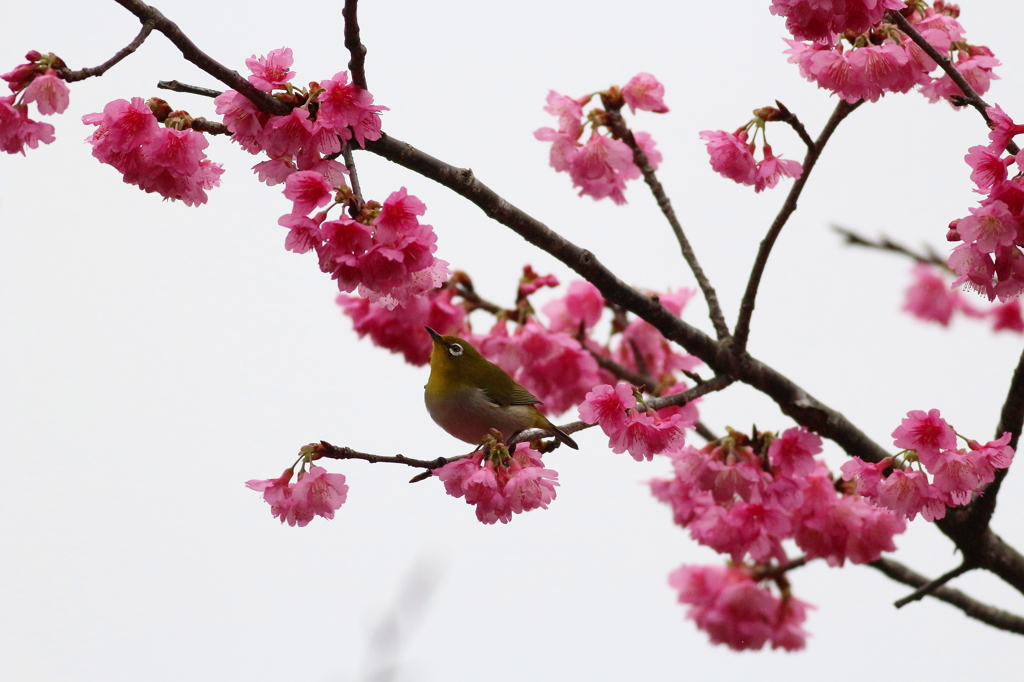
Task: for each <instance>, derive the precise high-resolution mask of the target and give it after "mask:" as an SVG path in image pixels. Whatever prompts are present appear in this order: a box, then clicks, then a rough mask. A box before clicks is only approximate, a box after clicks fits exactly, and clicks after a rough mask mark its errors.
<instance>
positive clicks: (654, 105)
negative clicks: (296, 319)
mask: <svg viewBox="0 0 1024 682" xmlns="http://www.w3.org/2000/svg"><path fill="white" fill-rule="evenodd" d="M622 97H623V99H625V100H626V104H628V105H629V110H630V111H631V112H633V113H634V114H635V113H636V110H637V109H641V110H643V111H653V112H654V113H656V114H664V113H666V112H667V111H668V107H667V106H665V100H664V97H665V86H664V85H662V84H661V83H659V82H658V79H657V78H655V77H654V76H652V75H651V74H649V73H643V72H641V73H638V74H637V75H635V76H633V77H632V78H630V79H629V81H628V82H627V83H626V84H625V85H624V86H622Z"/></svg>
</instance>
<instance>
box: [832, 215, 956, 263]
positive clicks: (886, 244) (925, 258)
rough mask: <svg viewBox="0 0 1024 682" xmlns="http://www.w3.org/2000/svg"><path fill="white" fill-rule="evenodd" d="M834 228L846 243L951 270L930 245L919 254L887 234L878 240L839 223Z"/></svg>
mask: <svg viewBox="0 0 1024 682" xmlns="http://www.w3.org/2000/svg"><path fill="white" fill-rule="evenodd" d="M832 229H833V230H835V231H836V232H838V233H839V234H841V235H842V236H843V237H844V238H845V239H846V243H847V244H849V245H851V246H863V247H866V248H869V249H879V250H880V251H891V252H893V253H898V254H900V255H903V256H907V257H908V258H912V259H913V260H915V261H917V262H918V263H923V264H925V265H935V266H938V267H940V268H942V269H943V270H946V271H949V265H948V264H947V263H946V259H945V258H943V257H942V256H940V255H939V254H938V253H936V252H935V250H934V249H933V248H932V247H931V246H930V245H927V244H926V245H925V247H924V248H925V253H924V254H923V255H922V254H919V253H914V251H912V250H911V249H909V248H907V247H906V246H903V245H902V244H899V243H897V242H894V241H892V240H891V239H889V238H888V237H886V236H885V235H882V236H881V237H880V238H879V239H878V240H877V241H874V240H871V239H869V238H868V237H862V236H860V235H859V234H857V233H856V232H854V231H852V230H848V229H846V228H845V227H840V226H839V225H833V226H832Z"/></svg>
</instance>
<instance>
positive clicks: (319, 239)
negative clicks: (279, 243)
mask: <svg viewBox="0 0 1024 682" xmlns="http://www.w3.org/2000/svg"><path fill="white" fill-rule="evenodd" d="M277 224H278V225H281V226H282V227H287V228H288V236H287V237H285V240H284V248H285V249H287V250H288V251H291V252H293V253H306V252H308V251H311V250H313V249H315V248H317V247H318V246H320V245H321V244H323V242H324V235H323V232H321V230H320V224H319V223H317V221H315V220H313V219H312V218H309V217H307V216H304V215H298V214H295V213H287V214H285V215H283V216H281V217H280V218H278V219H277Z"/></svg>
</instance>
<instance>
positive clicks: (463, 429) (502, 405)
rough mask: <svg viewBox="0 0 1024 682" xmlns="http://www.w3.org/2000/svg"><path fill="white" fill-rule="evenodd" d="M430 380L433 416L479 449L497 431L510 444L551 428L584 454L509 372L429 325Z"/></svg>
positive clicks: (425, 395)
mask: <svg viewBox="0 0 1024 682" xmlns="http://www.w3.org/2000/svg"><path fill="white" fill-rule="evenodd" d="M426 330H427V331H428V332H429V333H430V337H431V338H432V339H433V340H434V347H433V348H432V349H431V351H430V378H429V379H427V385H426V386H424V387H423V388H424V391H423V398H424V401H425V402H426V403H427V412H429V413H430V417H431V419H433V420H434V421H435V422H437V424H438V426H440V427H441V428H442V429H444V430H445V431H447V432H448V433H450V434H451V435H453V436H455V437H456V438H458V439H459V440H463V441H466V442H467V443H472V444H473V445H479V444H480V443H481V441H483V439H484V436H486V435H487V434H488V433H490V431H491V429H497V430H498V431H499V432H501V435H502V436H503V437H504V439H505V440H506V441H507V440H509V439H511V438H512V437H514V436H515V435H516V434H518V433H519V432H520V431H524V430H526V429H545V430H546V431H549V432H551V434H552V435H553V436H554V437H555V438H557V439H558V440H560V441H561V442H563V443H565V444H566V445H568V446H569V447H570V448H572V449H573V450H579V446H578V445H576V441H574V440H573V439H572V438H570V437H569V436H568V435H567V434H565V433H563V432H562V431H560V430H559V429H558V427H556V426H555V425H554V424H552V423H551V422H550V421H548V418H547V417H545V416H544V415H543V414H541V413H540V411H539V410H538V409H537V408H536V407H534V406H535V405H539V404H540V400H538V399H537V398H536V396H534V395H533V394H532V393H530V392H529V391H527V390H526V389H525V388H523V387H522V386H520V385H519V384H518V383H516V381H515V379H513V378H512V377H510V376H509V375H508V374H507V373H506V372H505V370H503V369H502V368H501V367H498V366H497V365H495V364H494V363H493V362H490V361H489V360H487V359H486V358H485V357H484V356H482V355H480V353H479V352H478V351H477V349H476V348H473V346H471V345H469V343H467V342H466V341H464V340H463V339H460V338H459V337H457V336H441V335H440V334H438V333H437V332H436V331H434V330H433V329H431V328H430V327H427V328H426Z"/></svg>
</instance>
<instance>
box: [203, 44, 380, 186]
mask: <svg viewBox="0 0 1024 682" xmlns="http://www.w3.org/2000/svg"><path fill="white" fill-rule="evenodd" d="M245 64H246V66H248V67H249V69H250V70H251V71H252V75H251V76H249V82H250V83H252V84H253V85H254V86H255V87H257V88H258V89H260V90H262V91H263V92H266V93H269V94H271V95H273V96H274V97H276V98H278V99H279V100H281V101H283V102H287V103H288V104H290V105H293V107H294V108H293V109H292V110H291V111H290V112H289V113H288V114H287V115H285V116H270V115H268V114H265V113H263V112H262V111H260V110H259V109H258V108H257V107H256V105H254V104H253V103H252V102H251V101H249V100H248V99H247V98H246V97H245V96H244V95H242V94H240V93H238V92H236V91H234V90H228V91H226V92H224V93H223V94H221V95H220V96H219V97H217V98H216V99H215V100H214V102H215V103H216V106H217V113H218V114H221V115H223V116H224V124H225V125H226V126H227V127H228V130H230V131H231V133H232V137H231V139H232V140H234V141H235V142H237V143H238V144H239V145H241V147H242V148H243V149H245V150H246V151H247V152H249V153H250V154H259V153H260V152H263V153H265V154H266V155H267V156H268V157H269V160H267V161H263V162H261V163H258V164H256V165H255V166H254V167H253V170H255V171H256V172H257V174H258V175H259V178H260V180H262V181H263V182H266V183H267V184H268V185H275V184H278V183H281V182H284V181H285V179H286V178H287V177H288V176H289V175H291V174H292V173H294V172H296V171H316V172H318V173H320V174H321V175H322V176H324V177H325V178H326V179H327V181H328V182H329V183H331V185H332V186H338V185H340V184H341V183H342V182H343V178H342V176H343V174H344V173H346V172H347V170H346V169H345V167H344V166H343V165H342V164H340V163H338V162H337V161H334V160H332V159H327V158H325V157H326V156H328V155H331V154H336V153H338V152H340V151H341V146H342V145H343V144H347V143H348V142H349V141H350V140H354V141H355V142H356V143H357V144H358V145H359V146H361V147H363V146H365V145H366V140H376V139H379V138H380V134H381V133H380V128H381V123H380V112H381V111H385V110H387V107H383V106H379V105H375V104H374V103H373V95H371V94H370V93H369V92H368V91H366V90H364V89H362V88H360V87H358V86H357V85H355V84H354V83H349V82H348V73H347V72H345V71H341V72H339V73H336V74H335V75H334V76H333V77H332V78H330V79H328V80H324V81H320V82H319V83H310V84H309V88H308V89H304V88H301V87H298V86H296V85H295V84H293V83H292V82H291V80H292V78H294V77H295V72H294V71H291V70H290V69H291V65H292V51H291V48H287V47H283V48H281V49H279V50H271V51H270V52H269V53H268V54H267V56H266V57H262V56H261V57H256V56H255V55H253V56H252V57H250V58H249V59H247V60H245Z"/></svg>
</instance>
